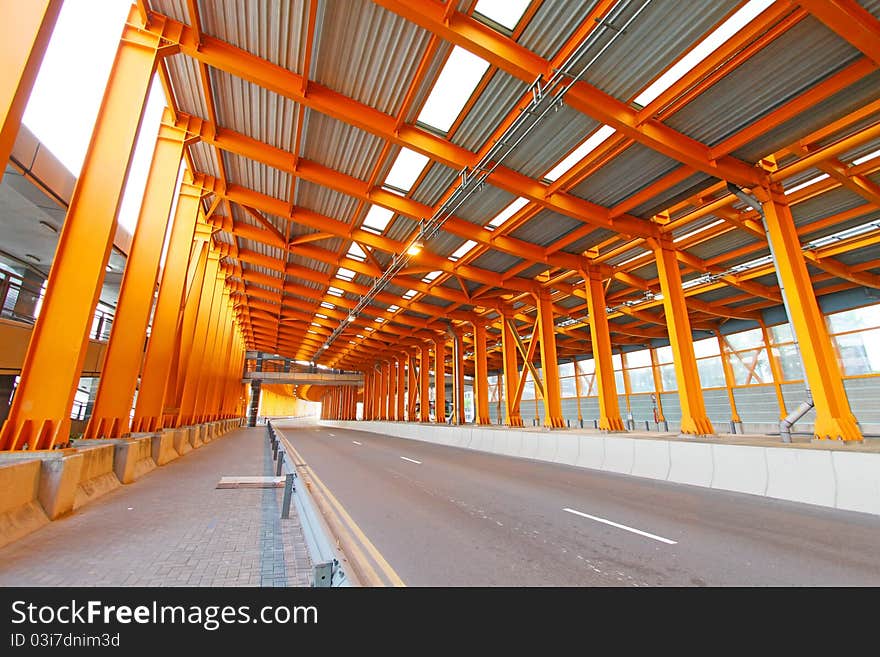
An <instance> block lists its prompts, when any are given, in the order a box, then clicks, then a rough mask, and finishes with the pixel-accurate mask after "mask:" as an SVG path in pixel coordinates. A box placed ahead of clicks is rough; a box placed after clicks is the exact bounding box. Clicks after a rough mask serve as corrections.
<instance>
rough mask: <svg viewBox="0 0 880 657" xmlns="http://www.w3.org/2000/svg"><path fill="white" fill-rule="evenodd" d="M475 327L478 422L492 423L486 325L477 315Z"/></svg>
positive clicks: (475, 379) (474, 322)
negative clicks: (490, 417)
mask: <svg viewBox="0 0 880 657" xmlns="http://www.w3.org/2000/svg"><path fill="white" fill-rule="evenodd" d="M472 324H473V327H474V391H475V394H474V397H475V398H476V402H477V404H476V406H477V408H476V409H475V410H476V412H477V416H476V418H475V419H476V422H477V424H491V421H490V419H489V364H488V360H487V357H486V326H485V324H484V322H483V319H482V318H480V317H475V318H474V320H473V322H472Z"/></svg>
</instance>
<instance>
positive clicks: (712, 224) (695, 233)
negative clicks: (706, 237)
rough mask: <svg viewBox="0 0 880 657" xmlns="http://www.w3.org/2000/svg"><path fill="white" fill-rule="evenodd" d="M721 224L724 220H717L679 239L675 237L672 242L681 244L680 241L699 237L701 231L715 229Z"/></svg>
mask: <svg viewBox="0 0 880 657" xmlns="http://www.w3.org/2000/svg"><path fill="white" fill-rule="evenodd" d="M723 223H724V219H719V220H718V221H713V222H712V223H711V224H706V225H705V226H700V227H699V228H697V229H696V230H692V231H690V232H688V233H685V234H684V235H680V236H679V237H676V238H675V239H674V240H672V241H673V242H681V241H682V240H686V239H688V238H690V237H693V236H694V235H699V234H700V233H702V232H703V231H706V230H709V229H710V228H715V226H719V225H721V224H723Z"/></svg>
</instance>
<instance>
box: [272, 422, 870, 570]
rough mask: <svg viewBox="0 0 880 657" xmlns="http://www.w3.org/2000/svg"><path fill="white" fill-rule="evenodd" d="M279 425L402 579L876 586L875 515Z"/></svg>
mask: <svg viewBox="0 0 880 657" xmlns="http://www.w3.org/2000/svg"><path fill="white" fill-rule="evenodd" d="M278 428H279V429H281V430H282V431H283V432H284V434H285V435H286V436H287V437H288V439H290V441H291V442H292V443H293V445H294V447H295V448H296V449H297V450H298V451H299V453H300V455H301V456H302V458H303V459H304V460H305V461H306V462H307V463H308V464H309V465H310V466H311V467H312V469H313V470H314V472H315V473H316V474H317V475H318V477H320V478H321V480H322V481H323V482H324V484H325V485H326V486H327V487H328V488H329V489H330V490H331V491H332V492H333V494H334V495H335V496H336V498H337V499H338V500H339V501H340V502H341V503H342V505H343V506H344V507H345V509H346V510H347V511H348V513H349V514H350V515H351V516H352V518H353V519H354V520H355V522H357V524H358V525H359V526H360V528H361V530H363V532H364V533H365V534H366V535H367V536H368V537H369V539H370V540H371V541H372V543H373V544H374V545H375V546H376V548H378V550H379V551H380V552H381V553H382V554H383V556H384V557H385V559H386V560H387V561H388V562H389V563H390V564H391V566H392V567H393V568H394V569H395V570H396V571H397V573H398V575H400V577H401V578H402V579H403V581H404V582H405V583H406V584H407V585H409V586H500V585H503V586H704V585H708V586H740V585H741V586H789V585H795V586H800V585H812V586H878V585H880V550H878V547H880V517H876V516H872V515H868V514H862V513H856V512H848V511H839V510H835V509H826V508H823V507H816V506H812V505H806V504H798V503H794V502H786V501H781V500H773V499H768V498H761V497H756V496H752V495H744V494H739V493H728V492H723V491H715V490H710V489H706V488H700V487H695V486H687V485H683V484H673V483H669V482H663V481H654V480H650V479H642V478H638V477H629V476H625V475H617V474H613V473H606V472H599V471H595V470H587V469H583V468H575V467H571V466H566V465H557V464H551V463H543V462H539V461H531V460H526V459H517V458H512V457H507V456H500V455H494V454H485V453H481V452H475V451H471V450H466V449H460V448H455V447H446V446H442V445H434V444H430V443H421V442H418V441H413V440H404V439H399V438H391V437H384V436H380V435H377V434H372V433H365V432H359V431H352V430H346V429H337V428H324V427H315V426H302V425H299V426H293V425H287V426H285V425H280V426H279V427H278Z"/></svg>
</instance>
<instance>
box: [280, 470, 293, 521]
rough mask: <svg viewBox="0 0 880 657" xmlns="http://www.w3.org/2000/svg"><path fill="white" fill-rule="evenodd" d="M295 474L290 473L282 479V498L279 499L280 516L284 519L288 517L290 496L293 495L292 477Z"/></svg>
mask: <svg viewBox="0 0 880 657" xmlns="http://www.w3.org/2000/svg"><path fill="white" fill-rule="evenodd" d="M294 477H296V475H295V474H293V473H290V474H288V475H287V476H286V477H285V479H284V499H283V500H282V501H281V517H282V518H283V519H285V520H287V519H288V518H290V498H291V497H293V491H294V490H295V489H294V486H293V479H294Z"/></svg>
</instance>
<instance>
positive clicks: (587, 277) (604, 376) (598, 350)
mask: <svg viewBox="0 0 880 657" xmlns="http://www.w3.org/2000/svg"><path fill="white" fill-rule="evenodd" d="M581 276H583V278H584V286H585V288H586V291H587V309H588V311H589V313H590V342H591V343H592V345H593V363H594V364H595V366H596V381H597V383H598V384H599V428H600V429H602V430H603V431H623V430H624V427H623V420H622V419H621V418H620V404H619V403H618V401H617V384H616V383H615V381H614V365H613V363H612V362H611V333H610V331H609V330H608V312H607V310H606V304H605V288H604V287H603V286H602V277H601V275H600V274H599V272H598V271H596V269H595V268H590V267H589V265H588V266H587V268H586V269H585V270H584V271H582V272H581Z"/></svg>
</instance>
